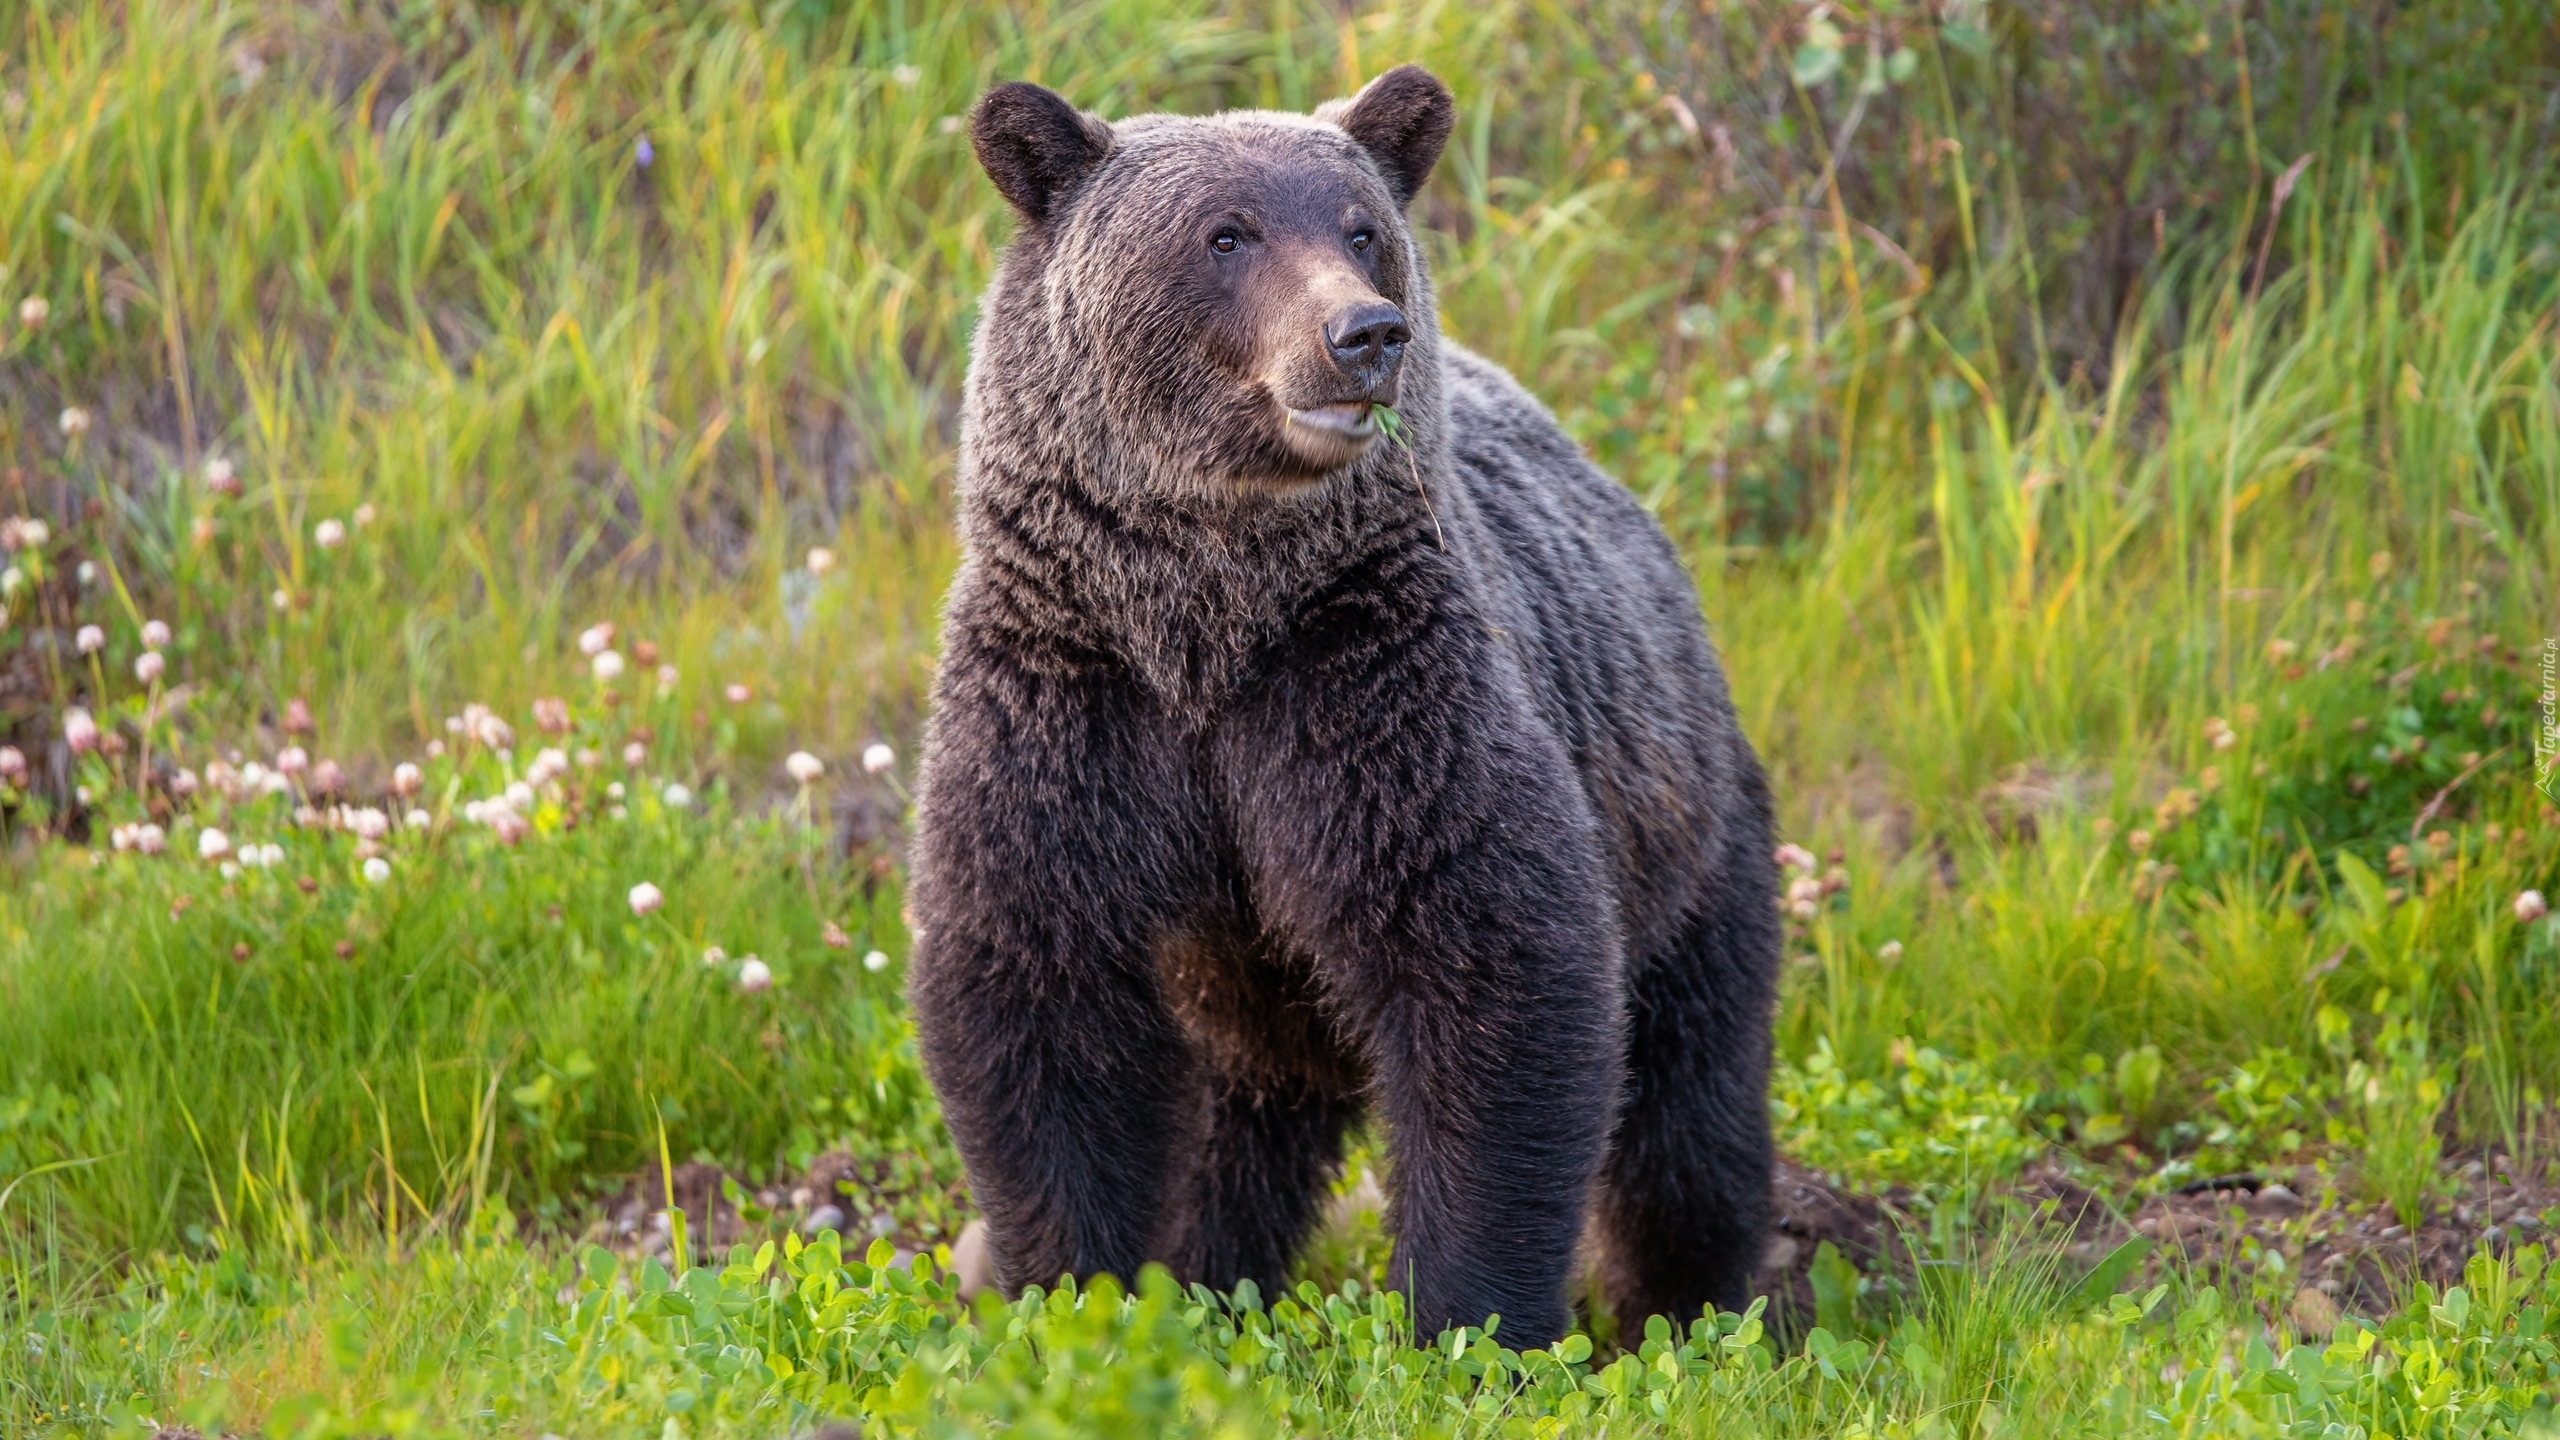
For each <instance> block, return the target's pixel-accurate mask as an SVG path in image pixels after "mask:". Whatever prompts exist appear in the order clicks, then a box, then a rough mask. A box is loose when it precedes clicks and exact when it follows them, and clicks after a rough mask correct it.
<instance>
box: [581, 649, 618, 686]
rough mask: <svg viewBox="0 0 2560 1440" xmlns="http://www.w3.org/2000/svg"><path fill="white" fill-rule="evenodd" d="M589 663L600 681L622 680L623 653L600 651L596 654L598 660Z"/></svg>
mask: <svg viewBox="0 0 2560 1440" xmlns="http://www.w3.org/2000/svg"><path fill="white" fill-rule="evenodd" d="M588 663H589V664H590V665H591V666H593V667H594V669H595V672H596V678H597V679H598V680H604V681H613V680H619V679H621V678H622V652H621V651H619V650H600V651H598V652H596V658H595V659H594V660H592V661H589V662H588Z"/></svg>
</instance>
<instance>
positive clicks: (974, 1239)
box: [951, 1220, 996, 1300]
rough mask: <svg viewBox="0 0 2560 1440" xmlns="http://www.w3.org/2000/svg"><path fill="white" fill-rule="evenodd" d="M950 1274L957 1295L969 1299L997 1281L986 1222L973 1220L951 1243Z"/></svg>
mask: <svg viewBox="0 0 2560 1440" xmlns="http://www.w3.org/2000/svg"><path fill="white" fill-rule="evenodd" d="M951 1278H952V1280H953V1281H954V1282H956V1283H957V1285H958V1288H959V1291H960V1298H961V1299H963V1300H967V1299H970V1298H972V1297H974V1296H976V1295H977V1293H978V1292H979V1291H981V1290H984V1289H986V1288H987V1287H988V1286H990V1285H993V1284H994V1283H996V1268H995V1257H994V1256H992V1255H990V1254H988V1253H987V1222H986V1221H984V1220H972V1221H970V1222H969V1223H968V1225H967V1226H965V1227H964V1228H963V1229H962V1230H961V1231H960V1238H959V1239H958V1240H955V1241H953V1242H952V1244H951Z"/></svg>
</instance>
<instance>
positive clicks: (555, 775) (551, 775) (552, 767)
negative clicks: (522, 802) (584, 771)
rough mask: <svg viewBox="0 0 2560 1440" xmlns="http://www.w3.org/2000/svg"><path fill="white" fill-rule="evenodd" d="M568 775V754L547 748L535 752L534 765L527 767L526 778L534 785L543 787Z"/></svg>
mask: <svg viewBox="0 0 2560 1440" xmlns="http://www.w3.org/2000/svg"><path fill="white" fill-rule="evenodd" d="M568 773H569V756H568V754H567V753H566V752H565V751H561V750H556V749H553V748H551V747H549V746H545V747H544V748H542V749H541V750H538V751H536V752H534V757H533V763H532V764H531V765H529V766H527V767H525V772H524V778H525V779H526V781H528V782H529V783H531V784H533V785H536V786H541V785H548V784H550V783H551V782H552V781H554V780H557V779H559V778H560V777H561V776H563V775H566V774H568Z"/></svg>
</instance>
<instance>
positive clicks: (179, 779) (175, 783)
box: [169, 765, 203, 795]
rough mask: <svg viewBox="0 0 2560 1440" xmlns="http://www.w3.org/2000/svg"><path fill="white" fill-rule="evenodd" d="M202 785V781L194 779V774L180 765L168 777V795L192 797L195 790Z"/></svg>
mask: <svg viewBox="0 0 2560 1440" xmlns="http://www.w3.org/2000/svg"><path fill="white" fill-rule="evenodd" d="M202 783H203V782H202V781H200V780H198V779H197V778H196V772H194V771H193V770H190V769H188V768H187V767H185V766H184V765H181V766H179V767H178V768H177V769H176V770H175V771H174V772H172V773H171V774H170V776H169V793H170V794H173V795H193V794H194V793H196V788H197V787H198V786H199V785H201V784H202Z"/></svg>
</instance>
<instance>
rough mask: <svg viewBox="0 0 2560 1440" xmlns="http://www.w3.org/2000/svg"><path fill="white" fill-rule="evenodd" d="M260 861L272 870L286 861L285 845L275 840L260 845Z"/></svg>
mask: <svg viewBox="0 0 2560 1440" xmlns="http://www.w3.org/2000/svg"><path fill="white" fill-rule="evenodd" d="M258 863H259V864H261V865H264V866H265V867H267V868H268V869H270V870H272V869H274V868H275V867H277V866H278V865H281V864H283V863H284V847H283V846H281V845H279V844H277V843H276V842H274V841H273V840H270V841H268V842H267V843H266V844H264V845H261V846H259V847H258Z"/></svg>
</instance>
